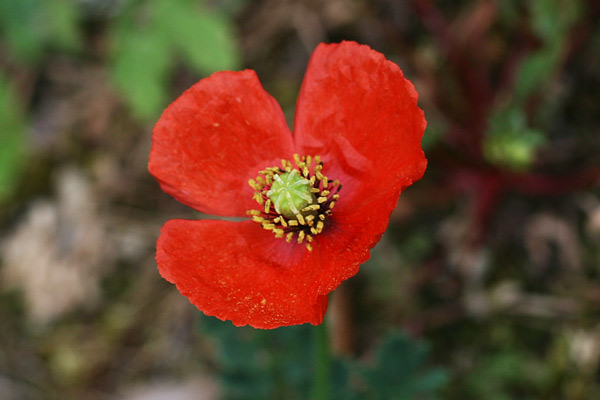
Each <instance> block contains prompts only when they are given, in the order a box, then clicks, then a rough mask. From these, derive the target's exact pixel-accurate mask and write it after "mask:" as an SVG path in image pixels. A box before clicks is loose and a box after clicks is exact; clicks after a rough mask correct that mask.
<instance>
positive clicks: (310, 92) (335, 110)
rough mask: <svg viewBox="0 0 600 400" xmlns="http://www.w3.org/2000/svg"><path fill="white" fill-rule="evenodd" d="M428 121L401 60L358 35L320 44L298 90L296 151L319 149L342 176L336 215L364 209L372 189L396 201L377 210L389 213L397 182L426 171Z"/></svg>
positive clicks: (329, 170)
mask: <svg viewBox="0 0 600 400" xmlns="http://www.w3.org/2000/svg"><path fill="white" fill-rule="evenodd" d="M425 126H426V121H425V118H424V115H423V111H422V110H421V109H420V108H419V107H417V92H416V91H415V89H414V87H413V85H412V84H411V83H410V82H409V81H408V80H406V79H405V78H404V76H403V73H402V71H401V70H400V68H399V67H398V66H397V65H396V64H394V63H392V62H390V61H388V60H386V59H385V57H384V56H383V55H382V54H380V53H378V52H376V51H374V50H372V49H370V48H369V47H367V46H363V45H359V44H357V43H354V42H342V43H340V44H330V45H326V44H321V45H319V46H318V47H317V49H316V50H315V52H314V53H313V55H312V57H311V60H310V63H309V66H308V69H307V72H306V75H305V78H304V82H303V83H302V88H301V90H300V96H299V98H298V105H297V110H296V120H295V125H294V136H295V141H296V148H297V149H298V152H299V153H301V154H311V155H316V154H320V155H321V156H322V158H323V160H324V161H325V170H324V173H325V174H326V175H327V176H329V177H331V178H332V179H339V180H340V182H342V184H343V188H342V191H341V193H340V195H341V199H340V201H339V203H338V204H337V205H336V213H337V214H338V216H339V213H340V212H350V213H354V212H356V211H363V212H364V210H366V209H368V208H369V207H372V204H371V203H372V201H373V200H375V197H380V198H383V197H386V200H385V201H384V203H390V202H391V203H393V204H389V205H388V208H389V207H391V208H389V209H387V210H385V211H384V212H378V213H376V214H380V215H386V218H387V216H389V213H390V212H391V210H392V209H393V207H394V206H395V200H393V199H394V198H395V197H396V198H397V195H398V193H399V192H400V190H402V189H403V188H405V187H407V186H409V185H411V184H412V183H413V182H414V181H416V180H418V179H420V178H421V176H422V175H423V173H424V172H425V167H426V165H427V161H426V159H425V156H424V154H423V150H422V149H421V138H422V136H423V131H424V130H425ZM396 200H397V199H396ZM385 225H387V221H386V223H385ZM383 229H385V228H383Z"/></svg>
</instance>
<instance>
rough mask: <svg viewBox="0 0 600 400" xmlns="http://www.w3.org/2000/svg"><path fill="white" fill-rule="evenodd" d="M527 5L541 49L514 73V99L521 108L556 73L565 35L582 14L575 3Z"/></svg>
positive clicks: (540, 1)
mask: <svg viewBox="0 0 600 400" xmlns="http://www.w3.org/2000/svg"><path fill="white" fill-rule="evenodd" d="M528 4H529V6H530V12H531V17H532V21H531V24H532V28H533V30H534V32H535V33H536V34H537V35H538V36H539V38H540V39H541V40H542V47H541V48H539V49H537V50H536V51H535V52H533V53H532V54H530V55H529V56H528V57H526V58H525V60H524V61H523V63H522V64H521V68H520V69H519V71H518V72H517V79H516V82H515V94H514V95H515V100H516V101H517V102H519V103H521V105H522V103H523V102H524V101H525V100H526V99H527V97H528V96H530V95H531V94H532V93H534V92H536V91H539V90H540V88H543V87H544V86H545V83H546V82H547V81H548V80H549V79H550V78H551V77H552V76H553V75H554V74H555V73H556V71H557V70H558V67H559V64H560V62H561V57H562V56H563V53H564V49H565V45H566V40H567V38H568V37H569V35H568V32H569V30H570V29H571V28H572V26H573V24H574V23H575V22H576V21H577V17H578V16H579V15H580V14H581V4H580V2H577V1H556V0H537V1H532V2H530V3H528Z"/></svg>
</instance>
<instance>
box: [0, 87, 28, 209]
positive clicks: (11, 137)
mask: <svg viewBox="0 0 600 400" xmlns="http://www.w3.org/2000/svg"><path fill="white" fill-rule="evenodd" d="M25 161H26V154H25V121H24V118H23V116H22V114H21V112H20V110H19V108H18V107H17V102H16V101H15V98H14V96H13V90H12V87H11V86H10V85H9V83H8V81H7V80H6V79H5V78H4V77H2V76H0V203H2V202H3V201H4V200H5V199H6V198H7V197H8V196H10V195H11V193H12V192H13V190H14V187H15V184H16V182H17V180H18V177H19V174H20V172H21V170H22V169H23V167H24V166H25Z"/></svg>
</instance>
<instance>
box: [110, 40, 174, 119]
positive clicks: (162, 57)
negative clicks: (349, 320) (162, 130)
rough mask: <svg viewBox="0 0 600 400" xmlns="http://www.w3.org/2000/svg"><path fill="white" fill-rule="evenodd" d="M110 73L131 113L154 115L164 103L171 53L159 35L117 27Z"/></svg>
mask: <svg viewBox="0 0 600 400" xmlns="http://www.w3.org/2000/svg"><path fill="white" fill-rule="evenodd" d="M116 41H117V44H118V50H117V52H116V54H115V55H114V58H113V60H112V66H111V76H112V78H113V80H114V81H115V84H116V85H117V87H118V88H119V90H120V92H121V94H122V96H123V98H124V99H125V100H126V101H127V103H128V104H129V105H130V107H131V109H132V111H133V113H134V114H135V115H136V116H137V117H140V118H142V119H152V118H155V117H157V116H158V113H159V112H160V110H161V109H162V108H163V107H164V106H165V99H166V97H167V96H166V93H167V78H168V71H169V68H170V65H171V54H170V51H169V49H168V47H167V45H166V44H165V43H164V41H163V40H162V39H161V37H160V36H158V35H156V34H155V33H153V32H149V31H142V30H139V29H138V30H136V29H127V30H121V31H120V34H119V35H118V36H117V37H116Z"/></svg>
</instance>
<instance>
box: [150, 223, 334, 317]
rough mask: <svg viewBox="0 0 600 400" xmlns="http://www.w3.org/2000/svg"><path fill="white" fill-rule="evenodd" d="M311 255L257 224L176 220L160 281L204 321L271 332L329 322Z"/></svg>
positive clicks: (160, 247) (164, 239)
mask: <svg viewBox="0 0 600 400" xmlns="http://www.w3.org/2000/svg"><path fill="white" fill-rule="evenodd" d="M307 254H310V253H309V252H308V250H306V248H305V247H304V246H303V245H298V244H290V243H287V242H285V241H284V240H282V239H275V238H274V237H273V233H272V232H268V231H266V230H264V229H262V228H261V227H260V225H259V224H257V223H255V222H253V221H244V222H229V221H215V220H201V221H187V220H171V221H168V222H167V223H166V224H165V226H164V227H163V229H162V232H161V236H160V238H159V239H158V243H157V252H156V260H157V263H158V268H159V271H160V273H161V275H162V276H163V277H164V278H165V279H166V280H168V281H169V282H172V283H174V284H175V285H177V288H178V289H179V291H180V292H181V293H182V294H183V295H185V296H186V297H188V298H189V300H190V301H191V302H192V303H193V304H194V305H196V306H197V307H198V308H199V309H200V310H201V311H203V312H204V313H205V314H207V315H213V316H216V317H217V318H220V319H222V320H230V321H232V322H233V323H234V324H235V325H237V326H242V325H251V326H253V327H255V328H264V329H270V328H276V327H279V326H284V325H295V324H302V323H306V322H309V323H311V324H315V325H316V324H319V323H321V322H322V320H323V316H324V314H325V310H326V308H327V296H325V295H322V294H320V293H319V292H320V291H319V288H318V284H317V279H316V277H317V276H318V274H319V259H318V258H315V257H310V258H309V259H307V258H306V255H307Z"/></svg>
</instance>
